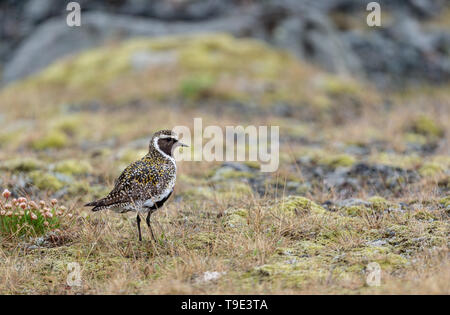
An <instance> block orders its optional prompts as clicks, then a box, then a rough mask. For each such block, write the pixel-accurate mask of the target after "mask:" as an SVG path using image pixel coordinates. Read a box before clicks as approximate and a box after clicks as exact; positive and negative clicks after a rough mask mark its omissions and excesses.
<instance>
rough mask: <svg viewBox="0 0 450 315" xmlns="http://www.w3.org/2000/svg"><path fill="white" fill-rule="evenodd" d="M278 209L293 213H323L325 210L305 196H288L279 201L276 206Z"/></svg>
mask: <svg viewBox="0 0 450 315" xmlns="http://www.w3.org/2000/svg"><path fill="white" fill-rule="evenodd" d="M276 208H277V210H278V211H281V212H282V213H284V214H289V215H295V214H301V213H309V212H313V213H319V214H320V213H324V212H326V210H325V209H324V208H323V207H321V206H319V205H318V204H316V203H315V202H313V201H311V200H309V199H308V198H305V197H299V196H290V197H288V198H286V199H284V200H283V201H281V202H279V203H278V205H277V206H276Z"/></svg>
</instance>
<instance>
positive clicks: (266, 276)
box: [249, 258, 329, 287]
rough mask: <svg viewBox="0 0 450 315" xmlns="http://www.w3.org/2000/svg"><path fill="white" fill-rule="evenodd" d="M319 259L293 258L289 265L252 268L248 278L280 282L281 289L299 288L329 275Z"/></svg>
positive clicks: (277, 263)
mask: <svg viewBox="0 0 450 315" xmlns="http://www.w3.org/2000/svg"><path fill="white" fill-rule="evenodd" d="M322 263H323V260H322V259H320V258H295V260H294V261H293V262H291V263H288V262H274V263H269V264H265V265H262V266H258V267H255V268H253V270H252V271H251V272H250V274H249V276H253V277H257V278H260V279H261V280H264V281H271V282H281V284H282V286H283V287H301V286H303V285H306V284H307V283H308V282H310V281H317V280H319V281H320V279H325V278H326V276H327V275H329V270H326V269H325V268H324V266H323V265H322Z"/></svg>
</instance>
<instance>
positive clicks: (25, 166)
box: [0, 157, 43, 172]
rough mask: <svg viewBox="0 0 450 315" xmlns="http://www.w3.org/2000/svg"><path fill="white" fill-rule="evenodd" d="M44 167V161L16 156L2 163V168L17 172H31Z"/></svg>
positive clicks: (0, 167)
mask: <svg viewBox="0 0 450 315" xmlns="http://www.w3.org/2000/svg"><path fill="white" fill-rule="evenodd" d="M42 167H43V162H42V161H40V160H38V159H35V158H32V157H25V158H14V159H11V160H7V161H4V162H2V163H0V169H3V170H8V171H16V172H31V171H35V170H38V169H40V168H42Z"/></svg>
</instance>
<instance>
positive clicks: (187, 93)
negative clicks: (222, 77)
mask: <svg viewBox="0 0 450 315" xmlns="http://www.w3.org/2000/svg"><path fill="white" fill-rule="evenodd" d="M213 85H214V80H213V79H212V78H211V77H210V76H192V77H189V78H187V79H184V80H183V81H182V82H181V84H180V94H181V96H182V97H183V98H187V99H190V100H198V99H200V98H204V97H207V96H208V91H209V90H210V89H211V87H212V86H213Z"/></svg>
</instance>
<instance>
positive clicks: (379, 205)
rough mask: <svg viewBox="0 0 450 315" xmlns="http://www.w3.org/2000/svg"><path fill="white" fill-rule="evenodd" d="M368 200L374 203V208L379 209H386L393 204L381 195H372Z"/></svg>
mask: <svg viewBox="0 0 450 315" xmlns="http://www.w3.org/2000/svg"><path fill="white" fill-rule="evenodd" d="M367 201H369V202H370V203H371V204H372V207H373V209H374V210H377V211H385V210H387V209H389V207H391V206H392V204H391V203H390V202H389V201H387V200H386V199H385V198H383V197H380V196H373V197H370V198H369V199H368V200H367Z"/></svg>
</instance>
